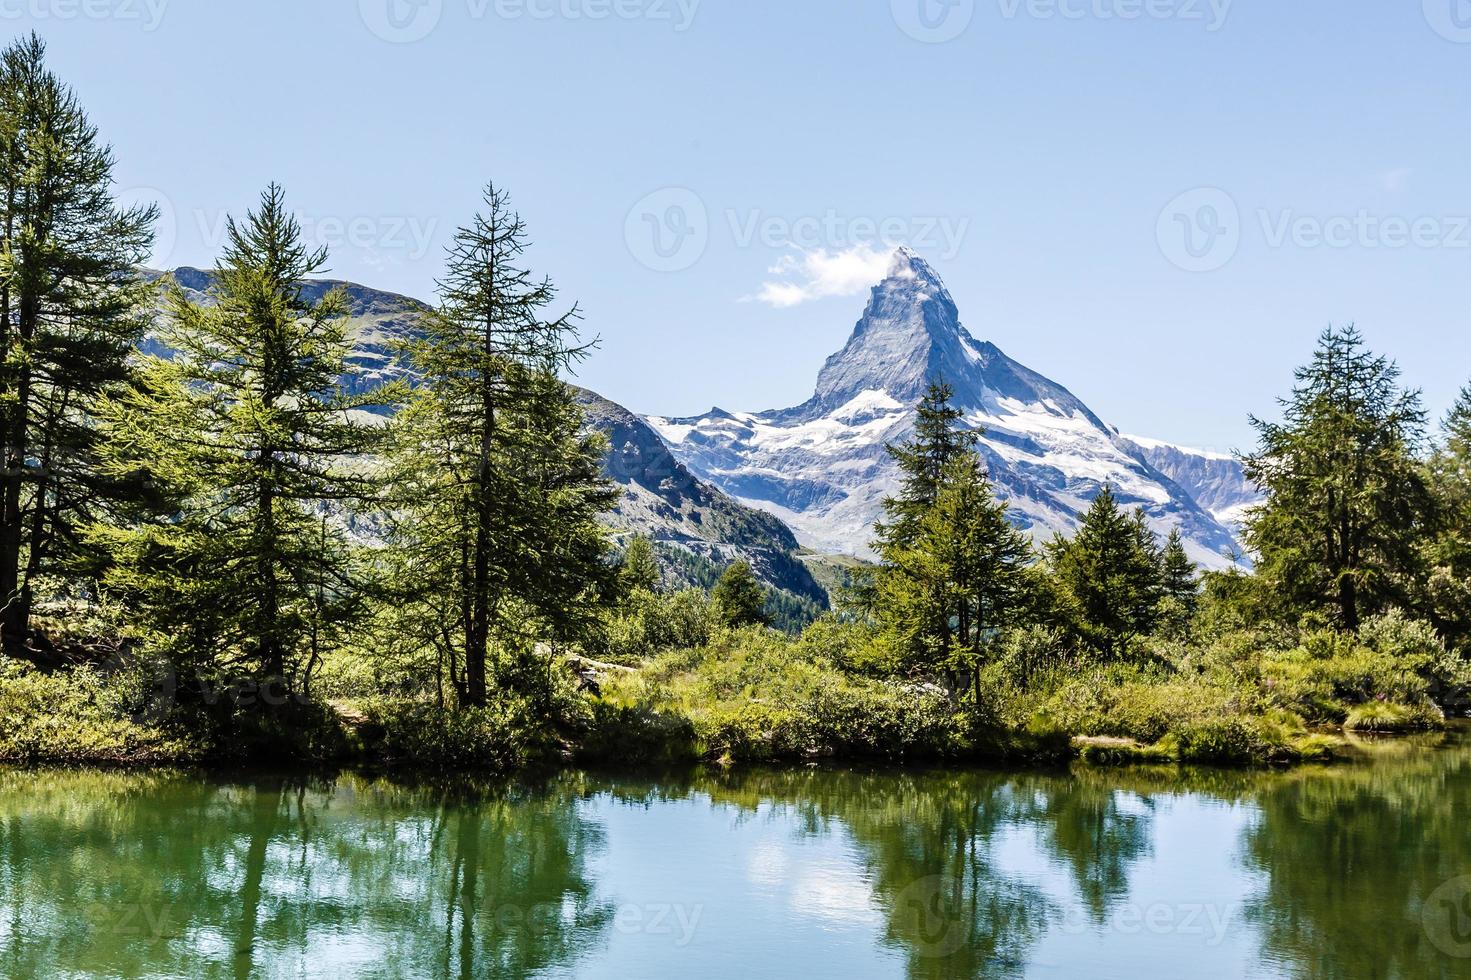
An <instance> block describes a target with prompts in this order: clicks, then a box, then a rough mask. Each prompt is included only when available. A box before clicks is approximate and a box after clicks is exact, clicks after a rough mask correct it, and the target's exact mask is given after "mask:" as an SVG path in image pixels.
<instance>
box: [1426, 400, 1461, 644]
mask: <svg viewBox="0 0 1471 980" xmlns="http://www.w3.org/2000/svg"><path fill="white" fill-rule="evenodd" d="M1442 430H1443V432H1444V439H1443V441H1442V442H1441V444H1440V446H1438V447H1437V449H1436V452H1435V454H1434V456H1433V457H1432V459H1431V463H1430V474H1431V485H1432V488H1433V490H1434V493H1435V496H1436V504H1437V511H1438V515H1439V516H1440V518H1441V521H1440V524H1439V527H1438V528H1437V529H1436V533H1435V535H1434V537H1433V538H1432V539H1431V541H1430V542H1429V544H1428V545H1427V546H1426V549H1425V550H1426V553H1427V559H1428V561H1427V564H1428V565H1429V573H1428V581H1427V583H1426V587H1425V605H1426V606H1427V607H1428V611H1429V613H1430V615H1431V617H1432V618H1433V619H1434V621H1435V623H1436V625H1437V626H1439V627H1440V629H1441V630H1442V632H1444V633H1445V634H1446V636H1447V638H1448V639H1450V640H1452V641H1453V642H1464V641H1465V640H1467V639H1468V638H1471V385H1468V386H1466V387H1465V388H1462V389H1461V393H1460V396H1459V397H1458V398H1457V399H1456V403H1455V405H1454V406H1452V408H1451V410H1450V411H1449V412H1448V413H1447V414H1446V417H1445V420H1444V422H1443V423H1442Z"/></svg>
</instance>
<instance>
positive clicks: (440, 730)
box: [366, 700, 538, 772]
mask: <svg viewBox="0 0 1471 980" xmlns="http://www.w3.org/2000/svg"><path fill="white" fill-rule="evenodd" d="M525 707H526V706H525V703H524V702H522V701H519V700H503V701H498V702H496V703H493V704H491V705H488V706H487V707H484V708H458V709H456V708H449V709H441V708H439V707H438V706H436V705H435V704H433V703H430V702H423V701H404V700H383V701H378V702H375V703H373V704H370V705H368V706H367V711H366V714H367V716H368V718H369V721H370V723H371V724H372V725H373V726H374V728H375V729H377V731H378V733H379V737H380V738H381V745H380V746H376V747H374V748H375V749H377V750H378V751H380V752H381V754H382V756H383V757H384V758H385V760H386V761H388V762H389V763H390V764H391V765H395V766H403V767H406V768H409V767H411V768H414V769H418V770H430V771H436V772H456V771H476V772H510V771H512V770H514V769H518V768H520V767H522V766H524V765H526V764H527V762H529V761H530V759H531V755H532V753H531V749H532V748H533V745H534V743H535V742H536V741H538V740H537V739H536V737H535V735H534V726H533V725H532V724H531V723H530V720H529V719H528V718H527V716H526V713H525Z"/></svg>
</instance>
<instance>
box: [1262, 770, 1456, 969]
mask: <svg viewBox="0 0 1471 980" xmlns="http://www.w3.org/2000/svg"><path fill="white" fill-rule="evenodd" d="M1377 755H1378V756H1379V758H1378V759H1377V761H1376V762H1375V763H1374V764H1373V765H1364V766H1342V767H1336V768H1334V769H1332V770H1329V771H1326V772H1322V771H1318V772H1303V773H1293V774H1288V775H1284V776H1277V777H1274V778H1268V779H1264V780H1263V781H1262V782H1261V783H1260V784H1259V790H1260V792H1259V794H1258V796H1257V803H1258V805H1259V806H1260V807H1261V818H1260V820H1259V822H1258V823H1257V824H1256V825H1255V826H1254V827H1253V828H1252V829H1251V830H1249V831H1248V832H1247V835H1246V861H1247V864H1248V866H1250V867H1251V868H1253V869H1255V870H1258V871H1260V872H1262V873H1263V875H1264V885H1263V890H1262V893H1261V895H1260V896H1259V897H1258V899H1257V901H1256V902H1255V903H1254V905H1253V907H1252V910H1251V915H1252V920H1253V921H1254V922H1255V923H1256V924H1257V925H1258V927H1259V928H1260V929H1261V930H1262V935H1263V941H1264V950H1263V954H1264V956H1266V957H1267V958H1268V959H1269V960H1270V961H1272V962H1273V963H1274V964H1275V965H1276V966H1277V967H1278V968H1280V969H1283V970H1286V971H1287V972H1288V973H1289V975H1292V976H1299V977H1313V978H1329V980H1332V978H1345V980H1349V978H1352V980H1359V978H1374V977H1383V978H1399V977H1405V978H1422V977H1424V978H1434V977H1452V976H1462V977H1464V976H1471V961H1468V960H1464V959H1459V960H1458V959H1456V958H1454V957H1451V956H1448V955H1446V953H1445V952H1444V951H1442V950H1441V949H1439V948H1437V946H1436V945H1435V943H1434V942H1432V940H1431V936H1430V934H1429V933H1428V932H1427V930H1426V928H1425V923H1424V921H1423V920H1422V914H1424V913H1425V901H1426V898H1427V897H1428V896H1430V895H1431V894H1432V893H1433V892H1434V891H1435V890H1436V889H1437V888H1438V887H1439V886H1441V885H1442V884H1444V883H1445V882H1447V881H1450V880H1451V879H1454V878H1457V877H1460V876H1463V875H1468V874H1471V827H1468V823H1467V815H1468V814H1471V749H1468V748H1467V747H1466V746H1464V744H1462V745H1459V746H1457V747H1455V748H1452V749H1441V750H1438V751H1437V750H1433V749H1428V748H1426V747H1424V746H1423V744H1421V743H1415V742H1399V743H1390V744H1387V745H1384V746H1381V747H1380V748H1379V749H1378V751H1377ZM1451 911H1458V910H1449V909H1447V910H1436V909H1433V908H1432V909H1431V910H1430V914H1431V915H1436V914H1440V913H1441V912H1445V913H1446V914H1449V913H1450V912H1451ZM1464 925H1466V926H1468V927H1471V921H1468V922H1466V923H1464ZM1466 938H1468V939H1471V936H1467V937H1466Z"/></svg>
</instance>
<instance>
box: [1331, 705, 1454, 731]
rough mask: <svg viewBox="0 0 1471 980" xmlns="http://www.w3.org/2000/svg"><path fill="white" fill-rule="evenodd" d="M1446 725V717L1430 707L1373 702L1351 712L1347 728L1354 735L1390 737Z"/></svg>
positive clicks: (1345, 725) (1345, 724)
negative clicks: (1364, 734) (1371, 734)
mask: <svg viewBox="0 0 1471 980" xmlns="http://www.w3.org/2000/svg"><path fill="white" fill-rule="evenodd" d="M1444 722H1445V718H1444V716H1443V715H1441V714H1440V712H1439V711H1437V710H1436V709H1434V708H1432V707H1430V706H1429V705H1425V704H1418V705H1411V704H1396V703H1394V702H1392V701H1370V702H1368V703H1367V704H1361V705H1359V706H1358V707H1356V708H1354V709H1353V710H1352V711H1350V712H1349V713H1348V720H1346V721H1345V722H1344V723H1343V727H1344V728H1345V729H1346V730H1348V731H1351V732H1370V733H1376V734H1390V733H1398V732H1419V731H1430V730H1432V729H1435V728H1439V727H1441V725H1442V724H1444Z"/></svg>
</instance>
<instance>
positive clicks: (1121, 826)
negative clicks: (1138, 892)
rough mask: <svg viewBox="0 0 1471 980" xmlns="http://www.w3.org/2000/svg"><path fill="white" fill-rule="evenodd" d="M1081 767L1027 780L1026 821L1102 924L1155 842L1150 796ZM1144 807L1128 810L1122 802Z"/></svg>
mask: <svg viewBox="0 0 1471 980" xmlns="http://www.w3.org/2000/svg"><path fill="white" fill-rule="evenodd" d="M1097 776H1098V774H1097V773H1091V772H1085V773H1082V774H1081V775H1080V776H1079V777H1076V778H1073V779H1049V780H1046V781H1045V782H1043V781H1038V780H1027V781H1025V782H1024V783H1023V784H1022V787H1021V789H1022V791H1023V795H1026V794H1027V793H1028V792H1030V794H1031V799H1032V802H1033V805H1032V807H1031V808H1030V810H1029V811H1028V813H1027V815H1026V816H1027V819H1028V821H1029V822H1030V823H1031V824H1032V825H1033V826H1034V827H1035V828H1036V829H1037V833H1038V835H1039V836H1040V838H1041V842H1042V846H1043V848H1044V849H1045V850H1046V852H1047V853H1048V854H1049V855H1051V856H1052V858H1053V859H1054V860H1056V861H1057V862H1058V863H1059V864H1061V865H1063V866H1064V867H1066V868H1067V869H1068V871H1069V873H1070V874H1071V876H1072V879H1073V883H1074V885H1075V886H1076V887H1077V890H1078V897H1079V899H1080V900H1081V901H1082V903H1083V907H1084V909H1086V910H1087V912H1088V914H1089V915H1090V916H1091V917H1092V919H1093V921H1094V922H1095V923H1098V924H1101V923H1103V922H1104V920H1105V919H1106V918H1107V917H1108V914H1109V912H1110V911H1112V910H1113V908H1114V907H1115V905H1116V904H1117V903H1119V902H1122V901H1123V900H1124V899H1125V897H1126V896H1127V895H1128V893H1129V873H1130V872H1131V871H1132V869H1133V867H1134V865H1136V864H1137V863H1138V862H1139V861H1140V860H1142V859H1143V858H1146V857H1148V856H1149V855H1150V854H1151V853H1152V852H1153V847H1154V798H1153V797H1152V796H1148V795H1136V794H1133V793H1126V792H1125V791H1124V790H1122V789H1120V788H1119V787H1118V786H1117V785H1115V784H1113V783H1111V782H1107V781H1104V780H1100V779H1098V778H1097ZM1129 802H1133V803H1136V804H1137V805H1138V807H1139V809H1140V810H1142V811H1143V812H1131V811H1130V809H1128V808H1127V805H1126V804H1127V803H1129Z"/></svg>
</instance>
